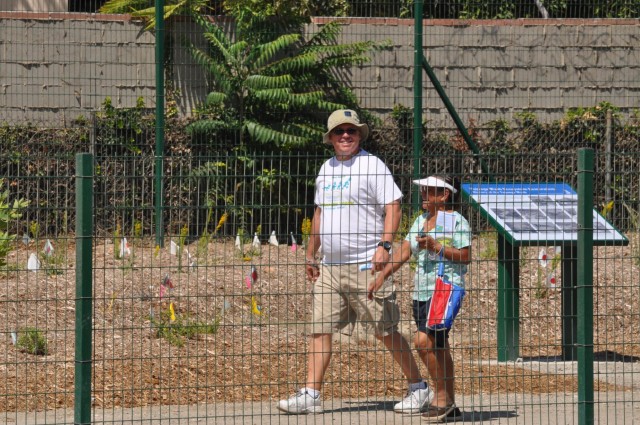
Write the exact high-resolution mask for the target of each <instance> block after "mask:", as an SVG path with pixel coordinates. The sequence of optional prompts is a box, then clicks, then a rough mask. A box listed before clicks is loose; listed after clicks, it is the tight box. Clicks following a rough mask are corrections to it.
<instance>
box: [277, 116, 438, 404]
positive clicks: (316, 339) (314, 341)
mask: <svg viewBox="0 0 640 425" xmlns="http://www.w3.org/2000/svg"><path fill="white" fill-rule="evenodd" d="M327 130H328V131H327V132H326V133H325V134H324V137H323V140H324V142H325V143H327V144H330V145H332V146H333V149H334V151H335V156H334V157H332V158H331V159H329V160H328V161H326V162H325V163H324V164H323V165H322V167H321V168H320V172H319V173H318V178H317V179H316V193H315V204H316V209H315V212H314V215H313V220H312V222H311V236H310V238H309V244H308V246H307V253H306V265H305V267H306V273H307V277H308V278H309V279H310V280H311V281H312V282H313V312H312V324H311V333H312V335H311V341H310V343H309V365H308V374H307V383H306V386H305V387H303V388H301V389H300V390H299V391H298V392H297V393H296V394H295V395H293V396H292V397H291V398H289V399H285V400H280V402H279V403H278V405H277V407H278V409H280V410H282V411H284V412H287V413H292V414H306V413H320V412H322V404H321V401H320V389H321V387H322V382H323V379H324V375H325V372H326V371H327V368H328V367H329V361H330V359H331V340H332V334H333V333H335V332H342V333H344V334H347V335H350V334H351V332H352V330H353V327H354V325H355V323H356V321H360V323H361V324H362V326H363V328H364V329H365V331H366V332H368V333H371V334H373V335H374V336H375V337H376V338H377V339H378V340H380V341H382V342H383V343H384V345H385V346H386V347H387V349H388V350H389V351H390V352H391V354H392V356H393V358H394V360H395V361H396V362H397V363H398V364H399V365H400V368H401V369H402V371H403V373H404V374H405V376H406V378H407V382H408V387H409V388H408V391H407V396H406V397H405V398H404V399H403V400H402V401H401V402H399V403H397V404H395V405H394V410H395V411H396V412H400V413H418V412H420V411H421V410H422V409H423V408H425V407H427V406H428V405H429V403H431V401H432V400H433V392H432V391H431V389H430V388H429V387H428V386H427V384H426V382H425V381H424V380H423V379H422V378H421V376H420V371H419V369H418V366H417V364H416V361H415V359H414V357H413V355H412V353H411V348H410V347H409V344H408V343H407V341H406V340H405V339H404V337H403V336H402V335H401V334H400V333H399V332H398V322H399V320H400V311H399V307H398V305H397V302H396V294H395V289H394V288H393V285H392V284H391V282H390V281H388V282H386V283H385V285H383V286H382V287H381V288H380V289H378V290H377V291H376V292H375V293H371V292H369V291H368V290H367V289H368V287H369V284H370V283H371V282H373V281H374V279H375V273H376V272H378V271H380V270H382V269H383V268H384V266H385V265H386V264H387V263H388V262H389V259H390V251H391V246H392V241H393V238H394V235H395V233H396V231H397V230H398V225H399V224H400V217H401V209H400V198H402V192H401V191H400V189H399V188H398V186H397V185H396V184H395V182H394V181H393V177H392V176H391V173H390V171H389V169H388V168H387V166H386V165H385V164H384V163H383V162H382V161H381V160H380V159H378V158H377V157H375V156H373V155H371V154H369V153H368V152H366V151H364V150H363V149H361V148H360V143H361V142H362V141H364V140H365V139H366V138H367V136H368V135H369V127H368V126H367V124H362V123H360V120H359V118H358V115H357V114H356V112H355V111H352V110H349V109H341V110H338V111H335V112H334V113H332V114H331V116H330V117H329V120H328V122H327ZM320 247H321V253H322V258H320V259H317V258H316V256H317V254H318V250H319V249H320Z"/></svg>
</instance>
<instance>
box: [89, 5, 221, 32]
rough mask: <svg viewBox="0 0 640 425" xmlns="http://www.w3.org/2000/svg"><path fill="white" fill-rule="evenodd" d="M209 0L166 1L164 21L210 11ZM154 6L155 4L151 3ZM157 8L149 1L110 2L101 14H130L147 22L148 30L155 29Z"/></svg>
mask: <svg viewBox="0 0 640 425" xmlns="http://www.w3.org/2000/svg"><path fill="white" fill-rule="evenodd" d="M209 3H210V1H209V0H165V6H164V19H165V20H166V19H168V18H170V17H171V16H178V15H191V16H193V15H200V14H203V13H205V12H207V10H208V9H209ZM151 4H153V3H151ZM155 10H156V8H155V6H153V5H152V6H149V0H109V1H107V2H106V3H105V4H104V5H102V7H101V8H100V13H129V14H131V16H133V17H134V18H140V19H142V20H143V21H145V22H146V24H147V26H146V27H145V29H146V30H149V29H151V28H155V26H156V15H155V13H156V12H155Z"/></svg>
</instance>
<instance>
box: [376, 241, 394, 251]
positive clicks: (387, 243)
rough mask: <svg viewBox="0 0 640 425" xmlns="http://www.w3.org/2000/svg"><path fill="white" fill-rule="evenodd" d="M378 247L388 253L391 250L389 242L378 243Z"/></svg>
mask: <svg viewBox="0 0 640 425" xmlns="http://www.w3.org/2000/svg"><path fill="white" fill-rule="evenodd" d="M378 246H381V247H383V248H384V249H386V250H387V251H390V250H391V242H389V241H384V242H380V243H379V244H378Z"/></svg>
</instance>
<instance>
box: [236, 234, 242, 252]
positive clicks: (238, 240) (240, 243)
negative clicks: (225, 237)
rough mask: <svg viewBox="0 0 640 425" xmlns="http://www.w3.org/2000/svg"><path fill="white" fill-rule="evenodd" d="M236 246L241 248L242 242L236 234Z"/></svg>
mask: <svg viewBox="0 0 640 425" xmlns="http://www.w3.org/2000/svg"><path fill="white" fill-rule="evenodd" d="M236 248H238V249H239V250H242V242H240V235H237V236H236Z"/></svg>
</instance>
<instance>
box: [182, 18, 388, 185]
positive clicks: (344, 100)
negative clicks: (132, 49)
mask: <svg viewBox="0 0 640 425" xmlns="http://www.w3.org/2000/svg"><path fill="white" fill-rule="evenodd" d="M198 23H199V24H200V25H201V27H202V28H203V31H204V37H205V39H206V40H207V41H208V45H207V47H206V48H200V47H197V46H195V45H194V44H192V43H187V46H188V49H189V51H190V53H191V55H192V56H193V57H194V59H195V60H196V62H197V63H198V64H200V65H201V66H202V67H203V68H204V69H205V70H206V71H207V72H208V73H209V74H210V77H211V78H210V81H212V90H211V91H210V92H209V94H208V96H207V99H206V102H205V104H204V105H203V107H202V108H201V109H200V111H199V114H198V120H197V121H196V122H194V123H192V124H191V125H190V126H189V127H188V131H189V133H190V134H191V135H192V136H195V137H198V138H199V139H200V140H202V139H203V138H204V139H205V140H215V143H217V144H219V143H221V141H225V140H226V141H227V142H226V143H224V144H225V145H228V146H235V145H237V146H239V147H240V148H241V149H242V148H246V147H248V148H252V149H256V148H258V149H259V148H264V149H265V150H271V149H273V148H278V149H284V150H292V149H299V148H305V147H309V146H315V147H316V149H318V148H321V147H322V145H321V144H319V143H318V140H321V138H322V134H323V132H324V131H325V129H324V120H325V119H326V116H328V115H329V113H330V112H331V111H333V110H335V109H340V108H345V107H349V108H357V102H356V99H355V96H354V95H353V93H352V92H351V90H350V89H348V88H346V87H345V86H344V85H343V84H342V83H341V82H340V81H339V80H338V79H337V78H336V77H335V76H334V75H335V74H336V71H337V70H338V69H340V68H349V67H351V66H355V65H361V64H363V63H365V62H367V61H369V56H368V55H369V53H370V52H371V51H373V50H374V49H377V48H381V47H382V46H381V45H377V44H375V43H373V42H371V41H365V42H359V43H351V44H338V43H337V41H338V36H339V35H340V31H341V27H340V26H339V25H338V24H337V23H335V22H334V23H330V24H327V25H324V26H323V27H322V28H321V29H320V31H319V32H318V33H316V34H315V35H313V36H312V37H310V38H308V39H305V38H304V37H303V36H302V35H301V31H300V29H299V28H296V29H291V30H290V31H291V32H288V33H284V34H280V33H279V32H278V31H277V30H278V29H277V28H272V30H271V31H268V32H258V31H256V30H255V29H252V27H251V26H250V24H249V23H243V22H239V23H238V25H239V26H241V27H242V26H243V25H244V26H246V27H248V28H247V30H246V31H239V34H236V37H235V38H233V39H232V38H231V37H230V36H229V35H227V34H226V33H225V32H224V30H223V28H221V27H219V26H218V25H215V24H213V23H211V22H209V21H208V20H205V19H198ZM260 24H261V25H260V29H261V30H262V29H263V28H262V27H264V26H265V23H264V22H261V23H260ZM253 25H257V24H253ZM265 34H273V36H272V37H268V38H267V37H265ZM272 171H273V170H271V172H272ZM259 174H263V173H259Z"/></svg>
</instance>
